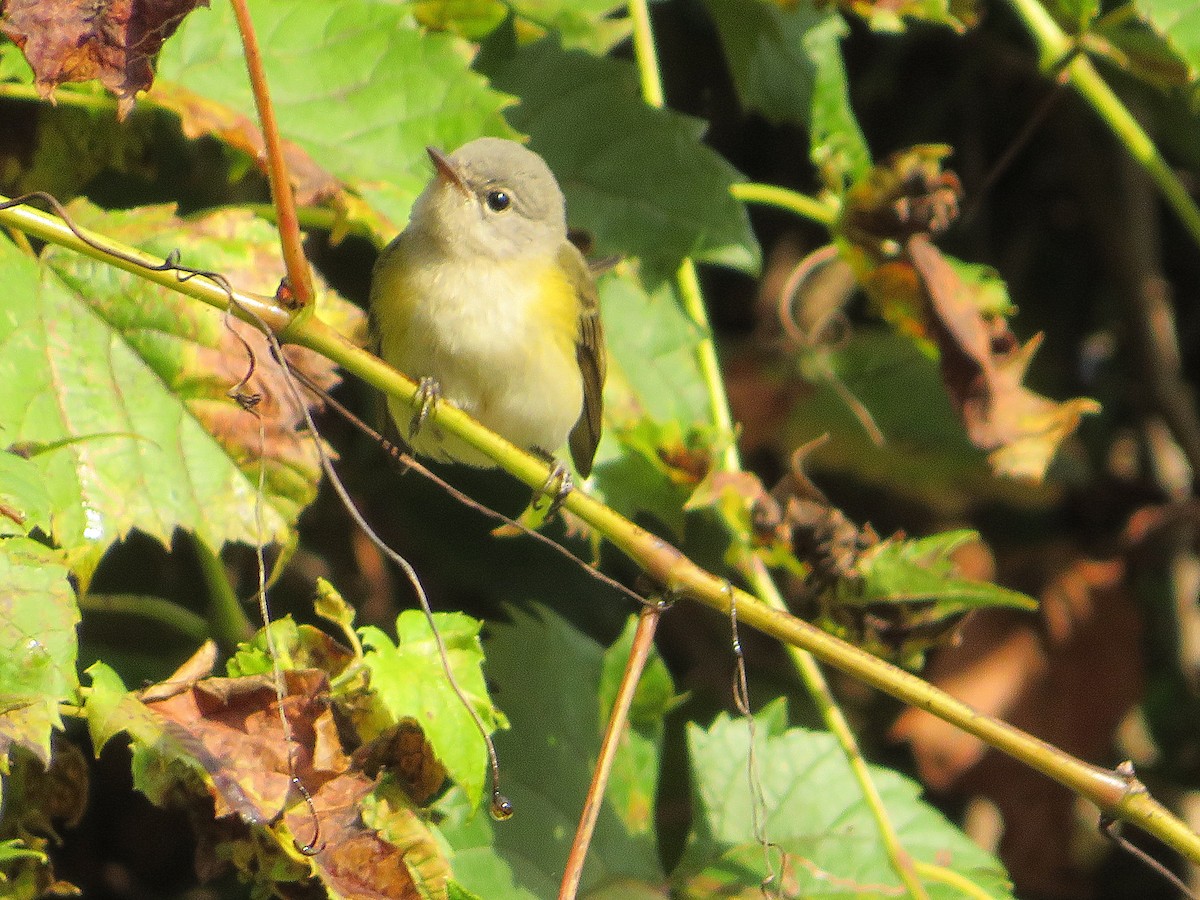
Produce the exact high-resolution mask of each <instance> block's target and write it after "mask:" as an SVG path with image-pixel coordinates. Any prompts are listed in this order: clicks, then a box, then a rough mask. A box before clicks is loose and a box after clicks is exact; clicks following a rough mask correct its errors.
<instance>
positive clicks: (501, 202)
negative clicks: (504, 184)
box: [484, 191, 512, 212]
mask: <svg viewBox="0 0 1200 900" xmlns="http://www.w3.org/2000/svg"><path fill="white" fill-rule="evenodd" d="M484 199H485V200H486V201H487V205H488V209H490V210H491V211H492V212H504V211H505V210H506V209H508V208H509V207H510V206H512V197H510V196H508V192H507V191H488V192H487V197H485V198H484Z"/></svg>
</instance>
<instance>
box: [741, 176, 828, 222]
mask: <svg viewBox="0 0 1200 900" xmlns="http://www.w3.org/2000/svg"><path fill="white" fill-rule="evenodd" d="M729 193H730V194H732V195H733V197H734V199H735V200H741V201H742V202H743V203H755V204H758V205H759V206H773V207H775V208H776V209H782V210H783V211H785V212H790V213H795V214H796V215H798V216H800V217H801V218H802V219H811V220H812V221H813V222H816V223H817V224H818V225H824V226H825V227H826V228H832V227H833V224H834V222H835V221H837V214H838V207H837V204H836V203H835V202H833V201H832V200H821V199H818V198H816V197H810V196H808V195H807V194H801V193H800V192H798V191H793V190H790V189H788V188H785V187H779V186H778V185H774V184H758V183H757V182H750V181H747V182H741V183H739V184H732V185H730V186H729Z"/></svg>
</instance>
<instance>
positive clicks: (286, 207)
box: [232, 0, 314, 307]
mask: <svg viewBox="0 0 1200 900" xmlns="http://www.w3.org/2000/svg"><path fill="white" fill-rule="evenodd" d="M232 3H233V12H234V15H235V16H237V23H238V31H239V32H241V35H242V49H243V53H244V54H245V57H246V70H247V72H248V73H249V76H250V89H251V90H252V91H253V93H254V105H255V107H256V108H257V109H258V121H259V123H260V125H261V126H262V133H263V147H264V152H265V154H266V163H267V180H268V182H269V183H270V185H271V201H272V203H273V204H274V206H275V211H276V226H277V227H278V228H279V244H280V248H281V249H282V251H283V264H284V266H285V267H286V269H287V281H288V287H289V288H291V295H292V298H293V300H294V303H295V306H296V307H304V306H308V305H309V304H310V303H312V302H313V297H314V291H313V283H312V271H311V270H310V269H309V266H308V260H307V259H305V257H304V248H303V247H302V246H301V244H300V219H299V217H298V216H297V214H296V200H295V197H294V196H293V195H292V185H291V181H290V179H289V178H288V171H287V162H286V161H285V160H284V158H283V144H282V142H281V141H280V139H279V126H278V124H277V123H276V120H275V108H274V106H273V105H272V104H271V92H270V91H269V90H268V89H267V73H266V71H265V70H264V69H263V64H262V53H261V51H260V50H259V48H258V36H257V35H256V34H255V31H254V21H253V20H252V19H251V18H250V10H249V8H248V7H247V6H246V0H232Z"/></svg>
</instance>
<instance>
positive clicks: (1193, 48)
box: [1134, 0, 1200, 81]
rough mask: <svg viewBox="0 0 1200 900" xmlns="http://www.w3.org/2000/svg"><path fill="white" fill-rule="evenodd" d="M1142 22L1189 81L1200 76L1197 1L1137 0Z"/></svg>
mask: <svg viewBox="0 0 1200 900" xmlns="http://www.w3.org/2000/svg"><path fill="white" fill-rule="evenodd" d="M1134 6H1135V8H1136V9H1137V11H1138V13H1139V14H1140V17H1141V19H1142V20H1143V21H1144V22H1145V23H1146V24H1148V25H1149V26H1150V28H1152V29H1153V31H1154V32H1155V33H1156V34H1157V35H1158V36H1159V37H1161V38H1162V39H1164V40H1165V41H1166V43H1167V46H1168V47H1169V49H1170V50H1171V51H1173V52H1174V53H1175V54H1176V55H1177V56H1178V58H1179V60H1180V61H1182V62H1183V63H1184V64H1186V65H1187V68H1188V78H1189V80H1191V81H1195V79H1196V78H1197V76H1198V75H1200V2H1197V0H1138V2H1137V3H1135V4H1134Z"/></svg>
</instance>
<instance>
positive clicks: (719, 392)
mask: <svg viewBox="0 0 1200 900" xmlns="http://www.w3.org/2000/svg"><path fill="white" fill-rule="evenodd" d="M678 280H679V297H680V300H682V302H683V311H684V312H686V313H687V314H688V316H689V317H690V318H691V320H692V321H693V322H695V323H696V325H697V326H699V327H700V329H701V333H702V334H703V335H704V336H703V337H702V338H701V339H700V342H699V344H698V346H697V347H696V356H697V361H698V363H699V366H700V375H701V377H702V378H703V380H704V385H705V388H706V390H707V391H708V403H709V408H710V409H711V410H712V423H713V425H714V426H716V428H717V430H718V431H719V432H720V433H721V434H722V435H724V436H727V437H728V445H727V446H726V447H725V450H724V451H723V453H722V460H721V464H722V468H724V469H725V470H726V471H729V472H736V471H738V470H739V469H740V468H741V465H742V463H741V458H740V456H739V454H738V448H737V440H736V435H735V433H734V427H733V411H732V410H731V409H730V408H729V395H728V394H727V393H726V392H725V381H724V379H723V378H722V376H721V360H720V359H719V358H718V357H717V345H716V343H715V342H714V341H713V339H712V328H711V326H710V325H709V322H708V309H707V308H706V307H705V305H704V295H703V294H702V293H701V292H700V278H699V276H698V275H697V274H696V264H695V263H693V262H692V261H691V260H690V259H685V260H684V261H683V265H681V266H680V267H679V273H678Z"/></svg>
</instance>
